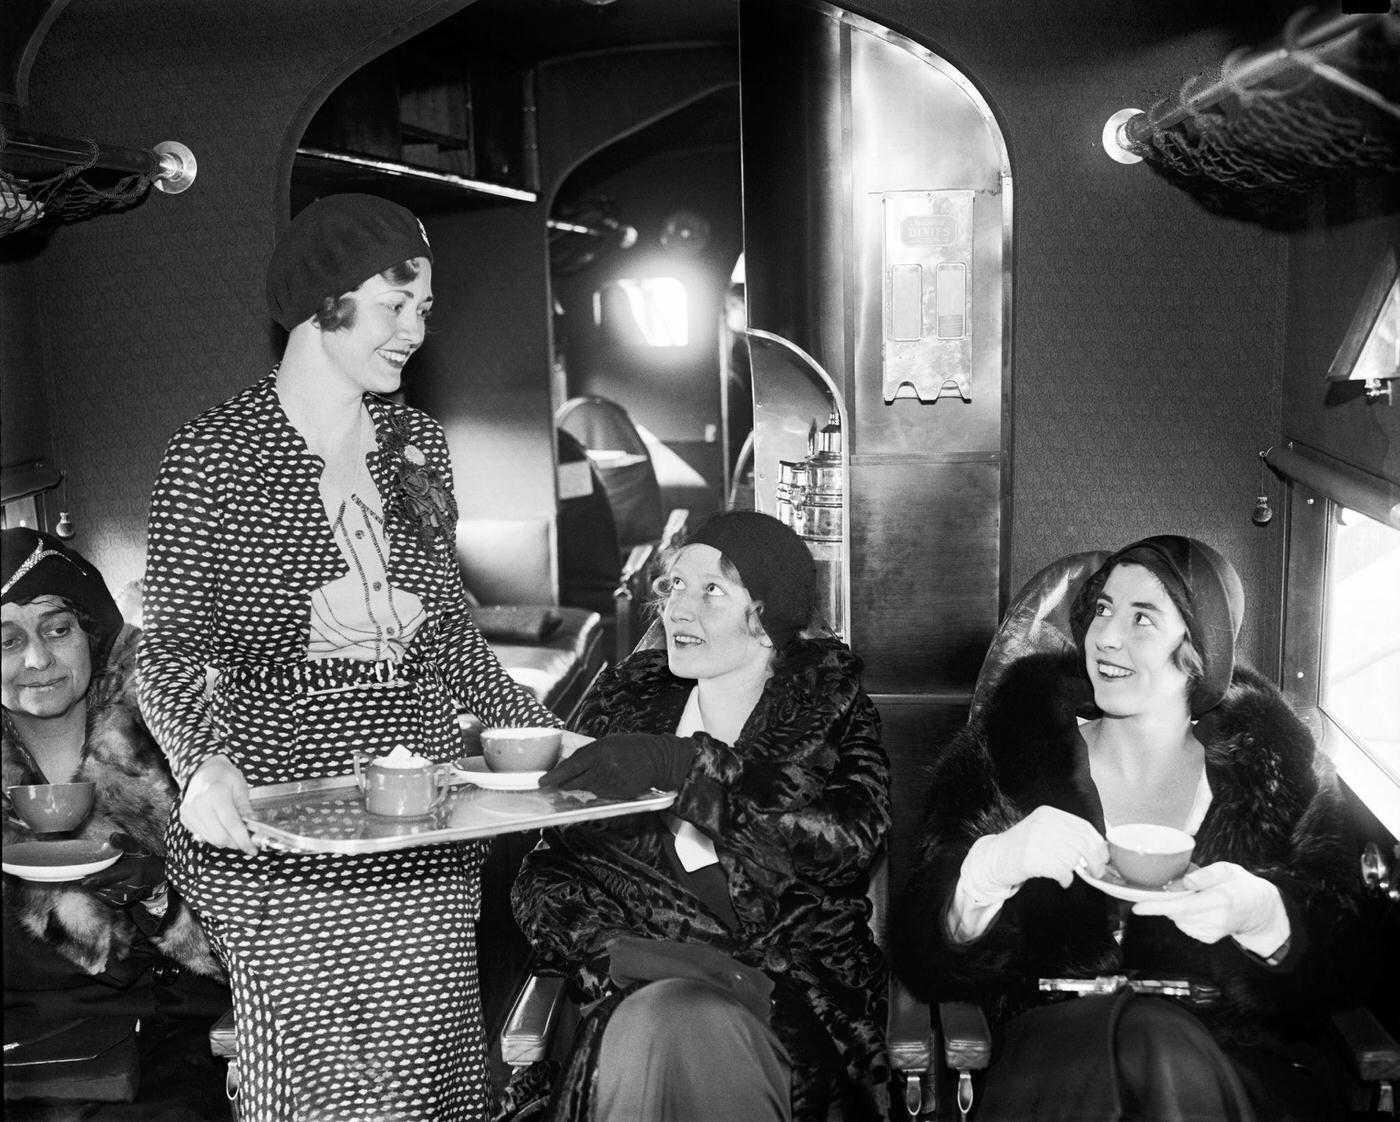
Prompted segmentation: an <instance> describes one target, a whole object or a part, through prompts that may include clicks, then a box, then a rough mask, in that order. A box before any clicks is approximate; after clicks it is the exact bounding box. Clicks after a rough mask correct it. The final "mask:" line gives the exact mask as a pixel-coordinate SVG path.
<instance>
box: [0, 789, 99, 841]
mask: <svg viewBox="0 0 1400 1122" xmlns="http://www.w3.org/2000/svg"><path fill="white" fill-rule="evenodd" d="M5 794H6V795H7V796H8V797H9V805H10V810H11V812H12V813H13V814H14V816H15V817H16V818H18V819H19V820H20V821H21V822H23V823H24V824H25V825H26V826H28V827H29V828H30V829H31V830H33V831H34V832H35V833H36V834H59V833H63V832H65V831H67V830H73V829H76V828H77V827H78V826H81V825H82V823H83V820H84V819H85V818H87V816H88V814H89V813H91V811H92V804H93V803H94V802H95V801H96V799H97V784H95V783H91V782H87V781H84V782H82V783H33V784H28V785H21V786H17V787H7V788H6V789H5Z"/></svg>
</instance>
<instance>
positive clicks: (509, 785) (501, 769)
mask: <svg viewBox="0 0 1400 1122" xmlns="http://www.w3.org/2000/svg"><path fill="white" fill-rule="evenodd" d="M563 741H564V734H563V732H562V731H561V730H559V729H556V728H545V727H533V728H494V729H483V730H482V732H481V755H480V756H468V757H466V758H464V759H461V760H458V761H457V767H458V769H459V771H458V775H459V776H460V777H461V778H462V779H463V780H465V781H466V782H468V783H471V784H474V785H475V786H477V787H484V788H486V789H487V790H489V791H534V790H537V789H538V788H539V785H540V779H541V777H542V776H543V775H544V774H545V772H547V771H548V770H549V769H550V768H552V767H553V766H554V765H555V764H556V763H558V762H559V755H560V752H561V750H562V746H563Z"/></svg>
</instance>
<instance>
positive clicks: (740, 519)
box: [685, 510, 817, 650]
mask: <svg viewBox="0 0 1400 1122" xmlns="http://www.w3.org/2000/svg"><path fill="white" fill-rule="evenodd" d="M685 544H686V545H708V546H712V547H713V548H715V549H717V550H719V551H720V553H722V554H723V555H724V556H725V557H727V558H728V559H729V563H730V564H731V565H733V566H734V568H736V569H738V570H739V577H740V579H741V580H743V582H744V587H745V588H746V589H747V590H748V593H749V595H750V596H752V597H753V598H754V599H755V600H761V601H762V602H763V614H762V616H761V619H762V623H763V630H764V631H766V632H767V633H768V637H769V638H770V639H772V640H773V646H774V647H775V648H776V649H778V650H782V649H783V648H784V647H785V646H787V645H788V643H790V642H792V640H793V639H795V638H796V637H797V634H798V632H800V631H801V630H802V629H803V628H804V627H806V626H807V624H808V623H810V622H811V620H812V613H813V612H814V611H815V610H816V607H817V566H816V563H815V562H814V561H813V560H812V554H811V551H810V550H808V548H807V546H806V545H805V544H804V543H803V541H802V539H801V538H799V537H798V536H797V535H796V534H795V533H794V532H793V531H792V528H791V527H789V526H787V525H785V524H784V523H782V522H779V521H778V520H777V519H776V518H774V517H773V516H772V515H771V514H760V513H759V512H758V511H753V510H733V511H729V512H728V513H726V514H717V515H715V517H713V518H711V519H710V520H709V521H708V522H706V523H705V524H704V525H703V526H701V527H700V529H698V530H697V531H695V533H694V534H692V535H691V536H690V537H689V538H687V539H686V543H685Z"/></svg>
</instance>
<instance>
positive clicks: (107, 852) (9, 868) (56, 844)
mask: <svg viewBox="0 0 1400 1122" xmlns="http://www.w3.org/2000/svg"><path fill="white" fill-rule="evenodd" d="M121 855H122V851H121V850H120V849H116V848H115V847H113V846H112V845H111V844H110V843H108V842H105V841H89V840H86V839H83V838H64V839H61V840H58V841H27V842H20V843H19V844H18V845H7V846H6V847H5V858H4V862H3V864H4V869H5V872H7V873H9V874H10V875H11V876H16V877H19V878H20V879H21V880H33V881H44V882H48V883H57V882H59V881H70V880H81V879H82V878H83V877H85V876H87V875H88V874H89V873H96V872H98V871H100V870H102V869H105V868H107V866H108V865H112V864H115V863H116V861H117V859H118V858H119V857H121Z"/></svg>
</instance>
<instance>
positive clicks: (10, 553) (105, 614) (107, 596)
mask: <svg viewBox="0 0 1400 1122" xmlns="http://www.w3.org/2000/svg"><path fill="white" fill-rule="evenodd" d="M36 596H61V597H62V598H63V599H65V600H67V601H68V602H69V603H70V604H72V605H74V606H75V607H77V608H81V609H82V610H83V611H84V612H86V613H87V614H88V615H89V616H91V617H92V619H93V623H94V631H95V634H96V638H97V663H98V665H97V666H94V667H93V670H94V671H96V670H98V669H100V668H101V666H102V665H104V664H105V663H106V661H107V655H108V654H110V653H111V650H112V644H113V643H114V642H116V639H117V632H119V631H120V630H121V629H122V613H121V611H120V609H118V607H117V604H116V601H115V600H113V599H112V594H111V593H110V592H109V591H108V590H107V582H106V581H104V580H103V579H102V574H101V573H99V572H98V571H97V567H96V566H95V565H93V564H92V563H91V562H89V561H88V560H87V558H85V557H84V556H83V555H82V554H81V553H79V552H78V551H77V550H76V549H70V548H68V546H66V545H64V544H63V543H62V542H61V541H59V540H58V539H57V538H55V537H52V536H50V535H49V534H41V533H39V532H38V531H37V530H30V529H27V528H25V527H19V528H17V529H13V530H5V531H3V532H0V604H15V603H28V602H29V601H30V600H33V599H34V598H35V597H36Z"/></svg>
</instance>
